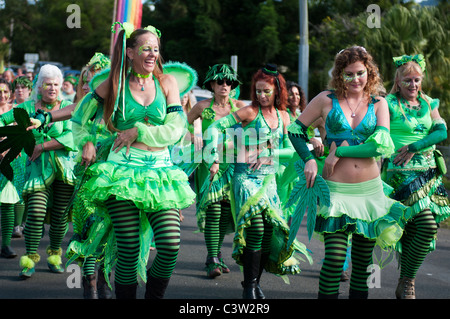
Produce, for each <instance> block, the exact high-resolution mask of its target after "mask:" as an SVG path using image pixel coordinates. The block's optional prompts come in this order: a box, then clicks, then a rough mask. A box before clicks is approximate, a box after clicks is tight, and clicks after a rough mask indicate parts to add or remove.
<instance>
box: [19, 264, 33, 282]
mask: <svg viewBox="0 0 450 319" xmlns="http://www.w3.org/2000/svg"><path fill="white" fill-rule="evenodd" d="M33 274H34V267H33V268H23V269H22V271H21V272H20V274H19V277H20V278H22V279H28V278H31V275H33Z"/></svg>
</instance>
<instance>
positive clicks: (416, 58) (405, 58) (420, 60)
mask: <svg viewBox="0 0 450 319" xmlns="http://www.w3.org/2000/svg"><path fill="white" fill-rule="evenodd" d="M392 60H394V64H395V66H396V67H397V68H398V67H400V66H402V65H403V64H406V63H408V62H416V63H417V64H418V65H419V66H420V69H421V70H422V72H424V71H425V67H426V62H425V57H424V56H423V55H422V54H416V55H402V56H398V57H394V58H392Z"/></svg>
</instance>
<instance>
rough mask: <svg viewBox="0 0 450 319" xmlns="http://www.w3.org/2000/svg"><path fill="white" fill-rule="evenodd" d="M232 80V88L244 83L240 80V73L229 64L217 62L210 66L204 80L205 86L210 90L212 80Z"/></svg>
mask: <svg viewBox="0 0 450 319" xmlns="http://www.w3.org/2000/svg"><path fill="white" fill-rule="evenodd" d="M223 79H224V80H230V81H232V82H233V84H231V89H232V90H233V89H235V88H236V87H237V86H238V85H239V84H242V83H241V82H240V81H239V78H238V75H237V73H236V71H235V70H234V69H233V68H232V67H231V66H230V65H228V64H216V65H213V66H212V67H209V70H208V72H207V73H206V75H205V81H203V87H204V88H205V89H207V90H208V91H211V92H212V88H211V83H210V82H211V81H217V80H223Z"/></svg>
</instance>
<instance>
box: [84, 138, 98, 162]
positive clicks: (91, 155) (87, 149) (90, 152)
mask: <svg viewBox="0 0 450 319" xmlns="http://www.w3.org/2000/svg"><path fill="white" fill-rule="evenodd" d="M96 156H97V151H96V149H95V146H94V144H93V143H92V142H87V143H86V144H84V146H83V154H82V155H81V165H84V166H85V167H88V166H89V165H91V164H92V163H94V162H95V160H96Z"/></svg>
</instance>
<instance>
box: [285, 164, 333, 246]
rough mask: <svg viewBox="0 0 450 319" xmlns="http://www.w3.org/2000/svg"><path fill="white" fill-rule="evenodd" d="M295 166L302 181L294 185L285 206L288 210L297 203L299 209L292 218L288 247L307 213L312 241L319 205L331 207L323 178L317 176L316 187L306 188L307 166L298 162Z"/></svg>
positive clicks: (309, 236)
mask: <svg viewBox="0 0 450 319" xmlns="http://www.w3.org/2000/svg"><path fill="white" fill-rule="evenodd" d="M294 165H295V170H296V171H297V175H298V176H299V177H300V179H299V180H298V181H297V183H296V184H295V185H294V188H293V189H292V192H291V195H290V196H289V199H288V201H287V203H286V205H285V207H286V208H289V207H290V206H292V205H294V204H295V203H297V207H296V208H295V211H294V213H293V216H292V223H291V227H290V232H289V239H288V247H289V246H290V245H291V244H292V243H293V242H294V240H295V237H296V236H297V232H298V229H299V227H300V224H301V223H302V220H303V217H304V216H305V213H306V212H308V214H307V219H306V227H307V230H308V238H309V240H311V236H312V234H313V232H314V226H315V225H316V214H317V205H319V203H320V205H325V206H327V207H328V206H330V190H329V189H328V185H327V183H326V182H325V180H324V179H323V178H322V176H320V175H317V176H316V180H315V181H314V186H313V187H310V188H306V177H305V173H304V168H305V164H304V163H303V161H297V162H296V163H295V164H294Z"/></svg>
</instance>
